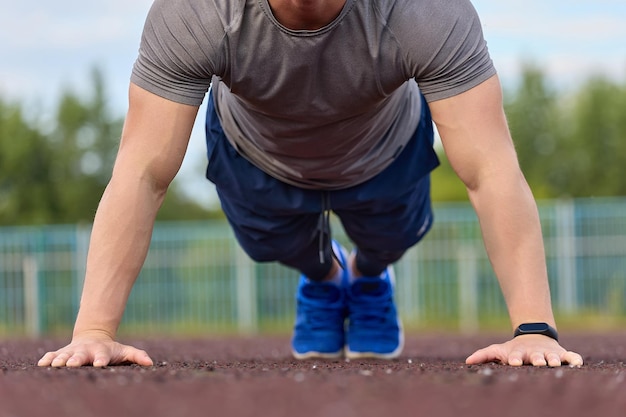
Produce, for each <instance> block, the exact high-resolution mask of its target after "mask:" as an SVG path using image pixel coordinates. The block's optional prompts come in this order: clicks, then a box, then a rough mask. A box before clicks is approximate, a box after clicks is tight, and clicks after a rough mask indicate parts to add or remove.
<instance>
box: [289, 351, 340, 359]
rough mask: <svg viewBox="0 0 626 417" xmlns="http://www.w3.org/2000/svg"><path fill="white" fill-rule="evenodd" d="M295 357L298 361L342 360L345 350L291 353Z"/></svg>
mask: <svg viewBox="0 0 626 417" xmlns="http://www.w3.org/2000/svg"><path fill="white" fill-rule="evenodd" d="M291 354H292V355H293V357H294V358H295V359H297V360H305V359H340V358H342V357H343V349H342V350H340V351H338V352H331V353H322V352H306V353H298V352H296V351H294V350H292V351H291Z"/></svg>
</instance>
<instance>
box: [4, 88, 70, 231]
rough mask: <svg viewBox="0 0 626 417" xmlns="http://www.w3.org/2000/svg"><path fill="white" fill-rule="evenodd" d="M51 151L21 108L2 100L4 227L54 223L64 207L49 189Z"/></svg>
mask: <svg viewBox="0 0 626 417" xmlns="http://www.w3.org/2000/svg"><path fill="white" fill-rule="evenodd" d="M50 151H51V149H50V146H49V143H48V142H47V140H46V138H45V137H44V136H43V135H42V134H41V133H40V132H39V130H38V129H35V128H33V127H31V126H30V125H29V123H28V122H27V121H26V119H25V117H24V114H23V111H22V109H21V107H20V106H19V105H18V104H14V103H6V102H4V101H2V100H0V224H5V225H6V224H18V223H46V222H50V221H52V219H53V215H52V213H54V212H56V211H58V210H59V208H60V207H59V202H58V201H57V199H56V195H55V193H54V190H53V189H52V188H50V187H49V183H50V181H49V172H50V163H51V159H50Z"/></svg>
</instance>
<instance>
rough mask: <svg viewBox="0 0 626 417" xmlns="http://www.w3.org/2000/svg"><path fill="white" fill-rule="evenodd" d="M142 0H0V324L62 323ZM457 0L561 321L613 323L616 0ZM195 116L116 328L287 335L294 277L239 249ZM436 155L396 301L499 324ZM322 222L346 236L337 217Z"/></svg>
mask: <svg viewBox="0 0 626 417" xmlns="http://www.w3.org/2000/svg"><path fill="white" fill-rule="evenodd" d="M151 3H152V2H151V1H149V0H131V1H128V0H126V1H121V0H110V1H107V2H96V3H85V2H78V1H75V0H60V1H56V2H49V1H43V0H33V1H31V2H9V1H8V0H0V6H1V7H0V9H1V10H2V13H1V14H0V337H10V336H23V335H30V336H38V335H51V334H57V333H61V334H67V333H68V332H69V331H70V330H71V327H72V324H73V320H74V317H75V315H76V312H77V309H78V300H79V296H80V291H81V287H82V280H83V275H84V269H85V265H84V263H85V256H86V252H87V248H88V242H89V234H90V228H91V221H92V219H93V215H94V212H95V210H96V207H97V204H98V201H99V199H100V196H101V194H102V191H103V189H104V187H105V186H106V183H107V181H108V178H109V176H110V172H111V167H112V163H113V161H114V158H115V154H116V151H117V145H118V140H119V136H120V132H121V126H122V123H123V120H124V114H125V111H126V106H127V102H126V97H127V88H128V80H129V76H130V71H131V68H132V65H133V62H134V60H135V57H136V54H137V48H138V45H139V39H140V36H141V30H142V26H143V22H144V19H145V15H146V13H147V11H148V9H149V7H150V5H151ZM473 3H474V5H475V7H476V9H477V10H478V12H479V14H480V15H481V19H482V24H483V30H484V33H485V37H486V38H487V41H488V45H489V48H490V51H491V55H492V58H493V60H494V62H495V64H496V66H497V68H498V70H499V74H500V77H501V79H502V82H503V87H504V93H505V106H506V112H507V116H508V119H509V124H510V127H511V131H512V133H513V136H514V139H515V142H516V147H517V150H518V154H519V158H520V163H521V165H522V168H523V170H524V172H525V174H526V176H527V179H528V181H529V183H530V185H531V187H532V189H533V191H534V193H535V196H536V197H537V199H538V202H539V207H540V214H541V219H542V225H543V227H544V234H545V237H546V250H547V257H548V266H549V269H550V281H551V286H552V297H553V302H554V307H555V311H556V313H557V316H558V318H559V322H560V324H561V327H565V328H575V329H581V328H583V329H586V330H593V329H595V330H598V331H602V330H609V329H614V328H616V327H621V326H623V325H624V323H625V321H626V320H625V319H626V305H625V296H626V175H625V174H624V167H626V2H624V1H623V0H619V1H618V0H596V1H592V0H582V1H567V2H566V1H564V0H554V1H551V2H548V3H546V2H539V1H538V0H524V1H521V0H509V1H507V2H501V1H496V0H475V1H473ZM199 114H200V115H203V114H204V106H203V108H201V110H200V113H199ZM203 122H204V120H203V117H202V116H201V117H199V118H198V121H197V123H196V127H195V129H194V132H193V134H192V139H191V143H190V146H189V151H188V153H187V157H186V158H185V162H184V164H183V167H182V169H181V172H180V173H179V175H178V177H177V179H176V180H175V181H174V184H173V186H172V188H171V190H170V192H169V194H168V197H167V199H166V202H165V204H164V206H163V208H162V210H161V212H160V214H159V218H158V220H159V221H158V223H157V225H156V228H155V233H154V237H153V244H152V247H151V252H150V255H149V257H148V260H147V262H146V266H145V268H144V270H143V271H142V274H141V276H140V278H139V280H138V282H137V285H136V286H135V289H134V290H133V293H132V295H131V299H130V301H129V305H128V309H127V312H126V315H125V317H124V323H123V326H122V329H121V331H122V332H133V333H135V334H136V333H137V332H142V333H146V334H165V333H168V334H180V335H183V334H187V335H190V334H194V335H195V334H205V333H207V332H227V333H230V332H242V333H254V332H270V331H277V332H288V331H290V326H291V320H292V318H293V307H294V303H293V294H294V292H295V286H296V283H297V282H296V281H297V280H296V279H295V278H294V276H293V275H294V274H293V273H292V272H291V271H287V270H285V269H283V268H281V267H280V266H278V265H274V264H264V265H256V264H253V263H252V262H251V261H250V260H249V259H248V258H247V257H246V256H245V255H244V254H243V253H242V252H241V250H240V249H238V247H237V245H236V243H235V242H234V239H233V236H232V234H231V232H230V230H229V229H228V227H227V225H226V224H225V222H224V220H223V217H222V214H221V212H220V209H219V203H218V202H217V199H216V197H215V192H214V189H213V188H212V186H211V184H210V183H208V182H207V181H206V180H204V169H205V160H204V159H205V158H204V153H205V150H204V145H203V142H204V139H203V134H202V132H203ZM439 155H440V157H441V159H442V166H441V167H440V168H438V169H437V170H436V171H435V173H434V174H433V198H434V200H435V206H436V207H435V215H436V222H435V226H434V228H433V230H432V232H431V233H430V234H429V235H428V236H427V238H426V239H425V240H424V242H423V243H422V244H420V245H419V246H418V247H416V248H415V249H413V250H412V251H411V252H410V253H409V254H408V255H407V256H406V257H405V258H404V259H403V260H402V261H401V262H400V263H399V264H398V268H397V269H398V271H397V275H398V277H399V278H398V303H399V306H400V311H401V314H402V315H403V317H404V319H405V322H406V323H407V326H408V327H409V329H415V330H423V329H448V330H450V331H461V332H475V331H479V330H490V329H500V330H503V329H504V330H506V331H508V324H507V320H508V319H507V314H506V309H505V307H504V303H503V300H502V296H501V295H500V292H499V288H498V286H497V282H496V280H495V278H494V276H493V273H492V271H491V270H490V267H489V264H488V262H487V260H486V257H485V254H484V249H483V247H482V241H481V239H480V233H479V229H478V225H477V222H476V218H475V215H474V214H473V211H472V209H471V207H470V206H469V204H468V203H467V196H466V193H465V190H464V188H463V186H462V184H461V183H460V181H459V180H458V179H457V178H456V177H455V175H454V174H453V173H452V171H451V169H450V167H449V165H448V164H447V161H446V159H445V155H443V152H442V151H441V149H439ZM334 230H335V232H336V234H337V236H338V237H339V238H340V240H345V239H344V237H343V235H342V231H341V227H340V225H338V224H336V223H335V224H334ZM346 243H348V242H346Z"/></svg>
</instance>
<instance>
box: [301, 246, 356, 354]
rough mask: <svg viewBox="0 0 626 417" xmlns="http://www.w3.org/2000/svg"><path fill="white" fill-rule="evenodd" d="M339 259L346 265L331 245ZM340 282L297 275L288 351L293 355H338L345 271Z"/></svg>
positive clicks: (341, 340)
mask: <svg viewBox="0 0 626 417" xmlns="http://www.w3.org/2000/svg"><path fill="white" fill-rule="evenodd" d="M333 246H334V248H335V253H336V254H337V256H339V259H340V260H341V263H342V264H343V265H344V266H345V265H346V255H345V253H344V251H343V249H342V248H341V247H340V246H339V245H338V244H336V243H335V244H334V245H333ZM341 280H342V284H341V286H340V285H337V284H336V283H334V282H312V281H309V279H308V278H306V277H305V276H301V277H300V284H299V285H298V292H297V294H296V323H295V326H294V333H293V338H292V340H291V351H292V353H293V356H294V357H295V358H296V359H309V358H329V359H332V358H339V357H341V356H342V354H343V348H344V345H345V338H344V333H345V328H344V324H345V319H346V296H345V290H344V288H345V286H346V285H347V282H348V272H347V271H346V270H345V269H344V270H343V272H342V277H341Z"/></svg>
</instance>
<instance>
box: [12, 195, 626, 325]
mask: <svg viewBox="0 0 626 417" xmlns="http://www.w3.org/2000/svg"><path fill="white" fill-rule="evenodd" d="M539 207H540V215H541V220H542V227H543V232H544V237H545V244H546V256H547V263H548V270H549V276H550V285H551V289H552V299H553V306H554V309H555V311H556V313H557V314H558V315H559V316H561V317H578V316H581V315H583V316H584V315H587V316H601V317H614V318H624V317H625V316H626V304H625V296H626V199H622V198H611V199H584V200H567V201H540V202H539ZM435 219H436V220H435V225H434V226H433V229H432V230H431V232H430V233H429V235H428V236H427V237H426V238H425V239H424V241H423V242H421V243H420V244H419V245H418V246H416V247H415V248H413V249H411V250H410V251H409V252H408V253H407V254H406V255H405V257H404V258H403V259H402V260H401V261H400V262H398V264H397V265H396V276H397V302H398V308H399V310H400V313H401V315H402V316H403V318H404V320H405V323H406V324H408V326H411V325H413V326H445V327H447V328H456V329H459V330H461V331H465V332H471V331H475V330H478V329H480V328H483V327H485V326H487V325H488V324H489V323H490V322H493V321H494V320H495V321H498V320H499V321H500V322H506V320H507V313H506V307H505V305H504V301H503V298H502V295H501V293H500V289H499V287H498V284H497V281H496V279H495V277H494V274H493V271H492V270H491V267H490V265H489V262H488V260H487V257H486V255H485V251H484V249H483V243H482V239H481V236H480V229H479V226H478V222H477V219H476V216H475V214H474V212H473V210H472V209H471V207H470V206H469V205H467V204H437V205H436V206H435ZM333 226H334V227H333V231H334V235H335V236H336V237H337V238H338V239H339V240H340V241H342V242H344V243H346V244H347V246H348V247H349V242H348V241H347V240H346V239H345V237H344V235H343V234H342V230H341V227H340V226H339V225H338V224H337V223H336V222H334V223H333ZM90 232H91V229H90V225H73V226H67V225H66V226H43V227H5V228H0V335H32V336H37V335H41V334H50V333H56V332H60V331H63V332H65V331H69V329H71V326H72V324H73V321H74V318H75V316H76V313H77V311H78V305H79V298H80V293H81V289H82V282H83V277H84V274H85V260H86V254H87V249H88V242H89V236H90ZM296 285H297V279H296V274H295V273H294V272H293V271H291V270H288V269H286V268H284V267H282V266H280V265H278V264H275V263H269V264H256V263H254V262H252V261H251V260H250V259H249V258H248V257H247V256H246V255H245V254H244V253H243V252H242V250H241V249H240V248H239V247H238V245H237V243H236V242H235V240H234V237H233V235H232V233H231V231H230V229H229V228H228V226H227V224H226V223H225V222H221V221H206V222H177V223H158V224H157V225H156V227H155V230H154V234H153V238H152V245H151V248H150V252H149V254H148V258H147V260H146V263H145V265H144V268H143V269H142V272H141V274H140V277H139V279H138V280H137V283H136V285H135V287H134V289H133V292H132V294H131V297H130V299H129V303H128V306H127V309H126V312H125V315H124V320H123V323H122V331H128V332H130V331H132V332H140V333H144V334H147V333H170V334H199V333H207V332H241V333H254V332H263V331H267V330H284V331H287V330H289V327H290V323H291V320H292V319H293V315H294V294H295V290H296Z"/></svg>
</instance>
